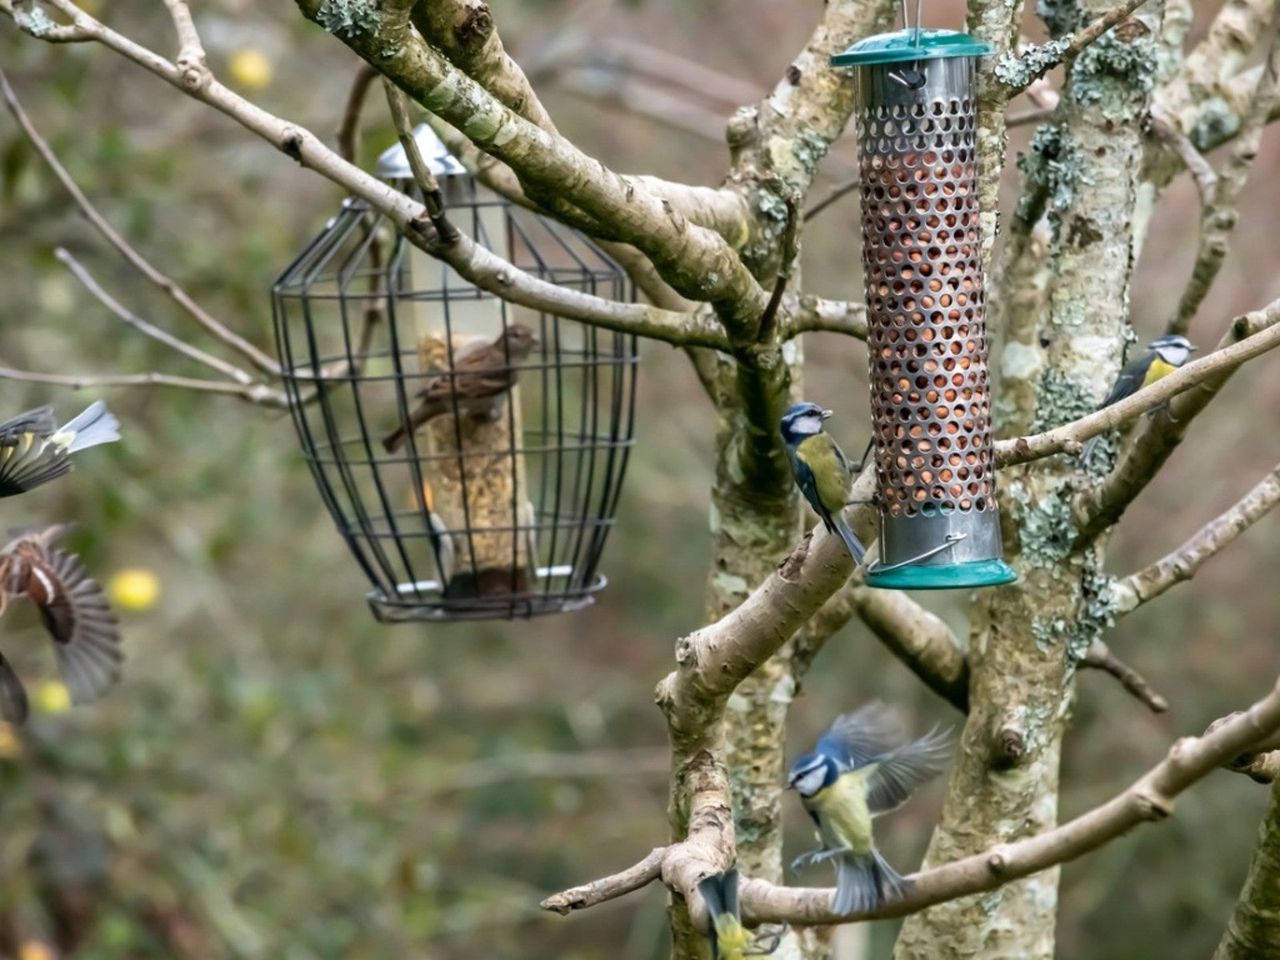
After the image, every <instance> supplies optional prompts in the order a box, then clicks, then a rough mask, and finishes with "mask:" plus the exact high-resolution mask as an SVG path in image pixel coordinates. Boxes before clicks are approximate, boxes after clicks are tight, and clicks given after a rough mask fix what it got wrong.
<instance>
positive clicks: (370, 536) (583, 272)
mask: <svg viewBox="0 0 1280 960" xmlns="http://www.w3.org/2000/svg"><path fill="white" fill-rule="evenodd" d="M417 138H418V142H419V144H420V147H422V149H423V152H424V154H426V155H427V156H428V157H429V158H431V166H432V167H433V169H434V170H435V172H436V174H437V177H439V178H440V181H441V185H442V189H443V190H444V193H445V197H446V202H447V207H448V215H449V218H450V219H451V220H452V222H453V223H454V224H455V225H457V226H458V227H459V228H460V229H461V230H463V231H464V232H466V233H468V234H469V235H471V236H472V237H473V238H475V240H476V242H477V243H478V244H480V245H481V246H484V247H486V248H488V249H490V250H492V251H494V252H496V253H499V254H501V255H503V256H504V257H506V258H507V259H509V260H510V261H511V262H512V263H514V264H515V265H516V266H517V267H519V268H520V269H522V270H524V271H527V272H528V273H530V274H532V275H533V276H535V277H538V278H540V279H542V280H545V281H548V282H551V283H554V284H557V285H558V286H562V287H565V288H568V289H572V290H579V291H583V292H586V293H591V294H596V295H598V296H603V297H608V298H610V299H621V298H623V297H625V296H627V295H628V294H629V289H630V288H629V284H628V282H627V280H626V277H625V274H624V273H623V272H622V270H621V269H620V268H619V267H618V266H617V265H616V264H615V263H614V262H613V261H612V260H610V259H609V257H608V256H606V255H605V254H604V253H603V252H602V251H601V250H600V249H599V247H597V246H596V245H595V244H594V243H592V242H591V241H590V240H588V239H587V238H585V237H583V236H582V235H581V234H579V233H577V232H575V231H573V230H571V229H569V228H567V227H565V226H563V225H561V224H558V223H556V222H554V221H551V220H548V219H546V218H544V217H541V216H538V215H535V214H533V213H531V212H529V211H526V210H523V209H520V208H517V207H513V206H511V205H510V204H508V203H506V202H505V201H503V200H502V199H500V198H499V197H498V196H497V195H496V194H493V193H491V192H489V191H488V190H487V189H485V188H484V187H482V186H480V185H479V184H477V183H476V181H475V180H474V179H473V178H472V177H471V176H470V175H468V174H466V173H465V172H464V171H463V170H462V168H461V166H460V165H458V164H457V161H456V160H454V159H453V158H452V157H449V156H448V155H447V153H445V151H444V148H443V146H442V145H440V144H439V141H438V140H436V139H435V138H434V136H433V135H432V134H431V133H430V131H429V129H425V128H423V129H420V131H419V132H418V135H417ZM399 149H400V148H398V147H396V148H393V150H392V151H388V153H387V154H384V156H383V158H382V160H381V161H380V163H379V171H380V172H381V173H383V175H384V176H388V173H389V172H390V175H389V176H388V178H389V179H392V180H393V182H395V183H396V185H397V186H399V187H401V188H402V189H404V190H406V192H410V193H412V192H415V190H416V188H414V187H412V185H411V181H408V180H400V179H397V174H401V173H404V172H405V171H404V170H401V169H399V167H400V166H401V165H402V164H403V152H402V151H401V152H400V154H399V155H398V158H397V156H396V155H395V151H397V150H399ZM389 157H390V158H391V160H390V161H389V160H388V158H389ZM273 313H274V317H275V330H276V340H277V346H278V350H279V355H280V362H281V365H282V367H283V373H284V382H285V387H286V390H287V391H288V394H289V397H290V400H291V404H290V409H291V411H292V414H293V419H294V424H295V426H296V427H297V432H298V437H299V439H300V441H301V443H302V448H303V452H304V455H305V457H306V460H307V463H308V464H309V465H310V467H311V472H312V475H313V476H314V478H315V481H316V486H317V487H318V489H319V491H320V496H321V498H322V499H323V500H324V502H325V505H326V506H327V507H328V509H329V512H330V513H331V514H332V516H333V519H334V521H335V522H336V524H337V526H338V530H339V532H340V533H341V534H342V536H343V538H344V539H345V540H346V543H347V545H348V547H349V548H350V549H351V552H352V554H353V555H354V556H355V558H356V561H357V562H358V563H359V565H360V567H361V568H362V569H363V570H364V572H365V574H366V575H367V576H368V578H369V580H370V582H371V583H372V585H373V589H372V591H371V592H370V593H369V603H370V606H371V607H372V609H373V612H374V615H375V616H376V617H377V618H378V619H379V620H382V621H384V622H403V621H422V620H464V619H490V618H513V617H531V616H535V615H539V614H546V613H559V612H565V611H569V610H575V609H579V608H581V607H584V606H587V605H589V604H590V603H592V601H593V599H594V594H595V593H596V592H598V591H599V590H600V589H602V588H603V587H604V586H605V583H606V579H605V576H604V574H603V573H601V572H600V571H599V563H600V557H601V554H602V552H603V549H604V544H605V540H606V538H607V536H608V533H609V531H610V529H611V528H612V526H613V518H614V513H615V510H616V508H617V503H618V496H619V493H620V490H621V485H622V479H623V474H624V473H625V470H626V465H627V458H628V453H629V451H630V447H631V444H632V435H633V425H634V412H635V374H636V362H637V347H636V341H635V338H634V337H631V336H628V335H624V334H619V333H614V332H611V331H607V330H601V329H599V328H597V327H593V326H590V325H586V324H582V323H578V322H576V321H572V320H567V319H564V318H563V317H559V316H556V315H555V314H552V313H545V312H539V311H536V310H531V309H527V308H524V307H520V306H516V305H513V304H509V303H506V302H505V301H503V300H500V299H498V298H495V297H492V296H490V295H489V294H487V293H484V292H482V291H480V290H479V289H478V288H476V287H474V286H472V285H471V284H470V283H468V282H467V281H466V280H464V279H462V278H461V277H460V276H459V275H458V274H457V273H455V272H454V271H453V270H452V269H451V268H450V267H448V266H447V265H445V264H443V263H442V262H440V261H438V260H435V259H433V258H431V257H430V256H428V255H426V254H424V253H422V252H421V251H419V250H418V249H417V248H415V247H413V246H412V245H411V244H410V243H409V242H408V241H407V240H406V239H405V238H404V236H403V235H402V234H401V233H399V232H398V231H397V230H396V229H395V226H394V224H393V223H392V222H391V221H389V220H388V219H387V218H386V217H384V216H382V215H381V214H379V213H377V212H376V211H373V210H371V209H370V208H369V207H368V206H367V205H366V204H364V203H363V202H362V201H359V200H356V199H348V200H346V201H345V202H344V203H343V205H342V209H341V211H340V212H339V213H338V215H337V216H335V217H334V218H333V219H331V220H330V221H329V222H328V223H327V224H326V225H325V228H324V229H323V230H322V231H321V233H320V234H319V235H318V236H317V237H316V238H315V239H314V240H313V241H312V242H311V243H310V244H309V245H308V246H307V247H306V249H305V250H304V251H303V252H302V253H301V255H300V256H299V257H298V258H297V259H296V260H295V261H294V262H293V263H292V264H290V265H289V266H288V267H287V268H286V269H285V270H284V272H283V273H282V274H281V275H280V277H279V279H278V280H277V281H276V284H275V287H274V289H273ZM522 328H523V329H522ZM530 332H531V333H532V334H533V336H529V333H530ZM486 348H488V349H486ZM486 383H487V384H489V387H488V388H487V389H483V388H482V385H483V384H486ZM495 383H496V384H497V387H498V389H497V391H496V392H495V391H494V389H493V384H495ZM508 384H509V386H508ZM420 392H422V395H421V396H420ZM428 409H429V411H430V412H431V413H432V414H434V415H433V416H431V417H430V418H429V419H426V422H425V423H421V422H419V421H416V420H412V419H411V417H413V414H414V412H415V411H418V412H426V411H427V410H428ZM398 431H403V435H402V436H401V437H400V439H399V441H396V440H395V434H396V433H397V432H398ZM397 444H398V445H397Z"/></svg>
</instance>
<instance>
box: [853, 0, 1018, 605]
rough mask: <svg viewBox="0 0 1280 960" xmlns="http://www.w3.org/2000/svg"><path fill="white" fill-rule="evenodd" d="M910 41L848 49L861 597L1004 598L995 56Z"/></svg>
mask: <svg viewBox="0 0 1280 960" xmlns="http://www.w3.org/2000/svg"><path fill="white" fill-rule="evenodd" d="M919 19H920V13H919V7H917V11H916V21H917V26H916V27H915V28H908V27H906V10H905V5H904V9H903V24H904V29H903V30H900V31H897V32H895V33H887V34H880V35H877V36H874V37H869V38H867V39H865V40H862V41H861V42H859V43H856V44H854V45H853V46H852V47H850V48H849V49H848V50H845V51H844V52H843V53H839V54H836V55H835V56H834V57H833V58H832V63H833V64H836V65H840V66H849V67H852V68H853V79H854V84H855V95H856V107H855V117H856V121H857V130H858V152H859V162H860V168H861V178H862V249H863V266H864V272H865V283H866V301H867V327H868V332H867V357H868V363H869V366H870V380H871V413H872V420H873V424H874V431H875V436H874V440H875V464H876V486H877V502H878V505H879V511H880V555H879V557H878V559H877V560H876V561H875V562H873V564H872V565H871V567H870V569H869V571H868V575H867V583H868V584H869V585H870V586H875V587H892V588H899V589H946V588H952V587H980V586H990V585H994V584H1000V583H1008V582H1010V581H1012V580H1014V579H1015V577H1016V575H1015V574H1014V571H1013V569H1012V568H1011V567H1009V566H1008V564H1006V563H1005V562H1004V561H1003V559H1002V558H1001V552H1002V551H1001V544H1000V518H999V514H998V513H997V508H996V482H995V480H996V478H995V464H994V448H993V446H992V439H991V386H990V378H989V376H988V367H987V338H986V324H985V306H986V303H985V292H984V286H983V267H982V232H981V224H980V223H979V218H978V192H977V152H976V143H975V139H976V138H975V132H976V131H975V123H976V112H977V111H976V102H975V93H974V76H975V67H976V65H977V61H978V58H979V57H982V56H985V55H987V54H989V53H991V52H992V49H991V47H990V45H989V44H986V43H984V42H982V41H980V40H977V39H975V38H974V37H971V36H969V35H968V34H964V33H958V32H956V31H953V30H926V29H921V28H920V27H919Z"/></svg>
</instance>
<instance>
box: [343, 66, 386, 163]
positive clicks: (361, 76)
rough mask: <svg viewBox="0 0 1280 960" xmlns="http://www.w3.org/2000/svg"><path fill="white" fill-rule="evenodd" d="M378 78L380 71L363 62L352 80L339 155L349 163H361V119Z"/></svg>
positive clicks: (345, 110) (345, 108)
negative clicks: (365, 104)
mask: <svg viewBox="0 0 1280 960" xmlns="http://www.w3.org/2000/svg"><path fill="white" fill-rule="evenodd" d="M378 76H379V74H378V71H377V70H375V69H374V68H373V67H372V66H371V65H370V64H367V63H365V62H364V61H363V60H362V61H360V66H359V67H357V68H356V74H355V76H354V77H352V78H351V89H350V90H349V91H348V92H347V104H346V106H345V107H344V108H343V110H342V125H341V126H340V127H338V155H339V156H340V157H342V159H343V160H346V161H347V163H355V164H358V163H359V162H360V157H359V150H360V143H359V141H360V117H361V115H362V114H363V113H364V101H365V97H366V95H367V94H368V92H369V86H370V84H372V83H373V81H374V80H375V79H377V77H378Z"/></svg>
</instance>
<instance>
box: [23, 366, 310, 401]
mask: <svg viewBox="0 0 1280 960" xmlns="http://www.w3.org/2000/svg"><path fill="white" fill-rule="evenodd" d="M0 380H17V381H19V382H23V383H44V384H49V385H51V386H55V387H69V388H71V389H72V390H89V389H98V388H100V387H178V388H180V389H183V390H196V391H199V392H201V393H225V394H228V395H231V396H236V397H239V398H240V399H241V400H247V401H249V402H250V403H254V404H258V405H259V406H264V407H281V408H287V407H288V406H289V400H288V398H287V397H285V396H284V394H282V393H280V392H279V391H277V390H272V389H271V388H270V387H268V386H267V385H266V384H262V383H252V384H239V383H230V382H228V381H226V380H199V379H196V378H194V377H177V376H172V375H170V374H167V373H154V372H152V373H121V374H103V375H100V376H99V375H94V374H89V375H85V376H78V375H75V374H63V373H40V372H38V371H35V370H19V369H16V368H14V367H0Z"/></svg>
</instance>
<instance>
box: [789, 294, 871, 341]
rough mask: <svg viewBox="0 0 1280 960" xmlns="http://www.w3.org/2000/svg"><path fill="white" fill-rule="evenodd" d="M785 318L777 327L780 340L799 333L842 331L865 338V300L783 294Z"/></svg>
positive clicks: (848, 334)
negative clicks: (859, 301) (829, 298)
mask: <svg viewBox="0 0 1280 960" xmlns="http://www.w3.org/2000/svg"><path fill="white" fill-rule="evenodd" d="M782 312H783V315H784V320H783V322H782V324H781V327H780V330H779V336H780V337H781V339H783V340H789V339H791V338H792V337H798V336H799V335H800V334H802V333H815V332H820V331H824V332H828V333H843V334H845V335H846V336H850V337H854V338H856V339H858V340H865V339H867V307H866V304H862V303H854V302H852V301H850V300H826V299H823V298H822V297H815V296H812V295H811V294H802V295H800V296H784V297H783V298H782Z"/></svg>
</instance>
